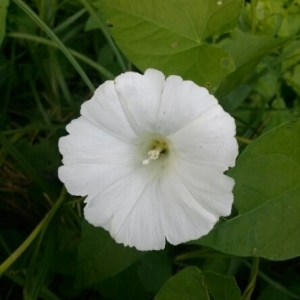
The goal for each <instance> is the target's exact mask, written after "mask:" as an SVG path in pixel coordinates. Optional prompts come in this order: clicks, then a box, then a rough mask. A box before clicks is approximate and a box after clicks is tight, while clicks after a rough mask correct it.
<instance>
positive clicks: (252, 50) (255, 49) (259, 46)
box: [216, 30, 289, 105]
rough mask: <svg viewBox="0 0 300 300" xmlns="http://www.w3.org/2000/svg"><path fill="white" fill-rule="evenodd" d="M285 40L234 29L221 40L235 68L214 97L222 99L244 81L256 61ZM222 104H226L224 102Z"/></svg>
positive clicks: (285, 40)
mask: <svg viewBox="0 0 300 300" xmlns="http://www.w3.org/2000/svg"><path fill="white" fill-rule="evenodd" d="M287 41H289V40H288V39H286V38H285V39H284V38H270V37H260V36H255V35H250V34H247V33H243V32H242V31H240V30H235V31H234V32H233V33H232V36H231V37H230V38H228V39H226V40H224V41H223V42H222V49H224V51H226V52H227V53H229V54H230V55H231V57H232V58H233V60H234V64H235V67H236V69H235V71H234V72H232V73H231V74H229V75H228V76H227V77H226V78H224V80H223V81H222V82H221V85H220V87H219V88H218V90H217V92H216V97H217V98H218V99H222V98H223V97H224V96H226V95H228V94H229V93H230V92H231V91H232V90H233V89H234V88H235V87H236V86H237V85H238V84H239V83H246V82H247V80H248V79H249V75H251V73H252V72H253V70H254V69H255V67H256V66H257V65H258V63H260V62H261V61H262V60H263V59H264V58H265V57H266V56H267V55H268V54H269V53H271V52H272V51H274V50H275V49H276V48H278V47H280V46H283V45H284V44H285V43H286V42H287ZM221 104H222V105H223V102H221ZM224 105H228V104H227V103H226V102H225V103H224Z"/></svg>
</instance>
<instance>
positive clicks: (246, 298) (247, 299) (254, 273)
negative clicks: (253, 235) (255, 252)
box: [241, 257, 259, 300]
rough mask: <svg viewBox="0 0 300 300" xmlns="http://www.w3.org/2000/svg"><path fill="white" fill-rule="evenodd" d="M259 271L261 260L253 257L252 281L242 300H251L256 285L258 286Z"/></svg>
mask: <svg viewBox="0 0 300 300" xmlns="http://www.w3.org/2000/svg"><path fill="white" fill-rule="evenodd" d="M258 269H259V258H258V257H253V262H252V268H251V274H250V280H249V283H248V286H247V287H246V289H245V291H244V293H243V296H242V298H241V300H250V299H251V295H252V293H253V291H254V289H255V285H256V279H257V274H258Z"/></svg>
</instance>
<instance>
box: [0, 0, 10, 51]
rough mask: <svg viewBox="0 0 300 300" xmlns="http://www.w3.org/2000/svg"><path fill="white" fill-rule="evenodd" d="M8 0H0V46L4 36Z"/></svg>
mask: <svg viewBox="0 0 300 300" xmlns="http://www.w3.org/2000/svg"><path fill="white" fill-rule="evenodd" d="M8 4H9V1H8V0H0V47H1V44H2V42H3V39H4V37H5V30H6V15H7V7H8Z"/></svg>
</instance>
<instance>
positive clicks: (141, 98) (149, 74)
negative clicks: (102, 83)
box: [115, 69, 165, 133]
mask: <svg viewBox="0 0 300 300" xmlns="http://www.w3.org/2000/svg"><path fill="white" fill-rule="evenodd" d="M164 84H165V77H164V75H163V74H162V73H161V72H160V71H157V70H153V69H148V70H147V71H146V72H145V74H144V75H140V74H138V73H134V72H127V73H125V74H122V75H120V76H118V77H116V79H115V85H116V90H117V93H118V95H119V98H120V101H121V103H122V105H123V108H124V111H125V113H126V115H127V118H128V120H129V121H130V123H131V126H132V127H133V128H134V130H135V132H136V133H141V132H151V131H153V130H154V131H155V129H156V122H157V118H158V112H159V107H160V103H161V95H162V90H163V87H164Z"/></svg>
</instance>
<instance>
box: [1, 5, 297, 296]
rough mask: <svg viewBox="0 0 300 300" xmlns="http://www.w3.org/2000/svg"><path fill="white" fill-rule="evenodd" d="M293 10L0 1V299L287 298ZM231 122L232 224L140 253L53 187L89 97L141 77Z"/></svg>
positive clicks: (292, 223) (292, 188) (292, 261)
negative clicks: (202, 91)
mask: <svg viewBox="0 0 300 300" xmlns="http://www.w3.org/2000/svg"><path fill="white" fill-rule="evenodd" d="M299 34H300V1H299V0H272V1H271V0H269V1H267V0H252V1H246V2H244V1H243V0H152V1H149V0H139V1H133V0H101V1H91V0H78V1H68V0H67V1H57V0H49V1H44V0H31V1H26V2H25V1H23V0H13V1H8V0H0V47H1V51H0V104H1V105H0V143H1V149H0V163H1V169H0V193H1V196H0V262H1V265H0V276H1V278H0V281H1V285H0V297H1V299H22V298H24V299H40V298H41V299H53V300H54V299H113V300H114V299H116V300H118V299H139V300H140V299H141V300H143V299H155V300H161V299H174V300H177V299H214V300H223V299H230V300H237V299H243V300H247V299H259V300H265V299H268V300H269V299H275V300H276V299H280V300H281V299H283V300H285V299H300V269H299V262H300V261H299V255H300V246H299V245H300V243H299V240H300V229H299V228H300V202H299V201H300V119H299V117H300V40H299ZM150 67H151V68H156V69H159V70H161V71H162V72H163V73H164V74H165V75H166V76H167V75H170V74H177V75H180V76H181V77H183V78H184V79H189V80H193V81H194V82H196V83H197V84H199V85H201V86H205V87H206V88H208V89H209V90H210V92H211V93H213V94H215V96H216V97H217V98H218V100H219V102H220V104H221V105H222V106H223V108H224V109H225V110H226V111H227V112H229V113H230V114H231V115H232V116H233V117H234V118H235V120H236V124H237V139H238V141H239V146H240V149H239V150H240V156H239V157H238V160H237V164H236V166H235V167H234V168H233V169H231V170H229V172H228V175H229V176H231V177H233V178H234V179H235V182H236V185H235V188H234V196H235V202H234V208H233V211H232V215H231V216H230V217H229V218H227V219H225V218H222V219H221V220H220V221H219V223H218V224H217V225H216V226H215V228H214V229H213V230H212V231H211V232H210V233H209V234H208V235H207V236H204V237H202V238H201V239H199V240H196V241H191V242H189V243H187V244H183V245H179V246H176V247H175V246H172V245H167V247H166V249H164V250H163V251H149V252H139V251H137V250H135V249H132V248H128V247H124V246H123V245H120V244H116V243H115V242H114V241H113V240H112V239H111V237H110V236H109V234H108V233H107V232H106V231H105V230H103V229H101V228H95V227H93V226H91V225H89V224H88V223H87V222H86V221H84V220H83V216H82V208H83V199H82V198H78V197H73V196H71V195H69V194H67V193H66V191H65V189H64V187H63V186H62V184H61V183H60V182H59V180H58V178H57V168H58V167H59V165H60V164H61V162H60V160H61V157H60V154H59V152H58V149H57V143H58V139H59V137H61V136H63V135H66V131H65V126H66V124H68V123H69V122H70V120H72V119H73V118H76V117H77V116H78V115H79V109H80V105H81V104H82V103H83V101H85V100H87V99H89V98H90V97H91V95H92V93H93V91H94V89H95V87H97V86H98V85H100V84H101V83H103V82H104V81H105V80H108V79H113V78H114V77H115V76H117V75H118V74H120V73H122V72H125V71H129V70H134V71H140V72H143V71H144V70H145V69H147V68H150Z"/></svg>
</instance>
